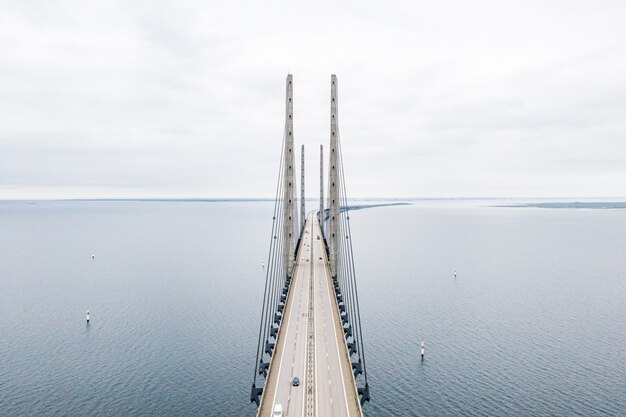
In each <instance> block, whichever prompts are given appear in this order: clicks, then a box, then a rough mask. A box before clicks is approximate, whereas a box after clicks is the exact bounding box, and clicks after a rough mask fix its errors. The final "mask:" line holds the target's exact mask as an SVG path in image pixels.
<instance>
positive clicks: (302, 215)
mask: <svg viewBox="0 0 626 417" xmlns="http://www.w3.org/2000/svg"><path fill="white" fill-rule="evenodd" d="M305 223H306V206H305V203H304V145H302V153H301V154H300V236H302V231H303V230H304V224H305Z"/></svg>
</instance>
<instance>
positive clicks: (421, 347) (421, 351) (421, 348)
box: [420, 340, 424, 359]
mask: <svg viewBox="0 0 626 417" xmlns="http://www.w3.org/2000/svg"><path fill="white" fill-rule="evenodd" d="M420 355H421V356H422V359H424V340H422V341H421V343H420Z"/></svg>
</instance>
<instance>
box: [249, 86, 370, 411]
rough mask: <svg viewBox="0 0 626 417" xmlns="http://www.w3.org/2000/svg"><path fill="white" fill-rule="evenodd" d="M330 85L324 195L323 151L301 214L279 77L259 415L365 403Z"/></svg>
mask: <svg viewBox="0 0 626 417" xmlns="http://www.w3.org/2000/svg"><path fill="white" fill-rule="evenodd" d="M337 87H338V85H337V77H336V76H335V75H332V76H331V86H330V147H329V148H330V149H329V157H328V177H327V181H326V183H327V190H328V192H327V194H326V195H327V199H326V200H325V198H324V194H325V193H324V191H325V187H324V185H325V181H324V148H323V145H321V146H320V201H319V208H318V209H317V210H314V211H311V212H310V213H308V214H307V213H306V209H305V198H304V146H302V148H301V170H300V171H301V184H300V198H299V199H298V198H297V191H296V177H295V168H296V166H295V155H294V152H295V148H294V132H293V77H292V76H291V74H290V75H288V76H287V80H286V102H285V130H284V134H283V142H282V148H281V149H282V150H281V157H280V166H279V174H278V181H277V185H276V198H275V202H274V214H273V219H272V233H271V235H270V245H269V246H270V247H269V254H268V261H267V264H266V265H267V266H266V275H265V287H264V296H263V306H262V310H261V324H260V326H259V335H258V343H257V353H256V361H255V369H254V379H253V382H252V389H251V393H250V399H251V401H252V402H254V403H256V405H257V406H258V412H257V415H258V416H259V417H264V416H274V415H282V416H284V417H287V416H288V417H293V416H307V417H313V416H324V417H326V416H362V415H363V412H362V406H363V404H364V403H365V402H366V401H369V399H370V394H369V385H368V382H367V370H366V366H365V351H364V349H363V336H362V330H361V316H360V312H359V298H358V291H357V282H356V272H355V265H354V258H353V250H352V235H351V232H350V216H349V206H348V200H347V197H346V186H345V175H344V170H343V163H342V152H341V141H340V139H339V129H338V96H337ZM298 200H299V204H298ZM298 205H299V207H298ZM279 410H280V412H282V414H279Z"/></svg>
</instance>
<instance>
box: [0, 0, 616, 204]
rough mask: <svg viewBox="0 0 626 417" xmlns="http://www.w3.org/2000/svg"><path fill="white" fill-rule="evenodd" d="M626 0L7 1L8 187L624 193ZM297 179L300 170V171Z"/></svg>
mask: <svg viewBox="0 0 626 417" xmlns="http://www.w3.org/2000/svg"><path fill="white" fill-rule="evenodd" d="M624 22H626V2H624V1H602V0H599V1H593V2H592V1H556V0H555V1H502V0H500V1H482V0H478V1H471V2H468V1H442V2H433V1H416V0H407V1H394V0H392V1H384V2H380V1H368V0H365V1H363V0H361V1H315V2H297V1H270V2H267V1H266V2H252V1H248V2H244V1H227V2H217V1H211V0H209V1H207V0H198V1H185V0H182V1H171V2H164V1H127V0H124V1H106V0H103V1H98V2H85V1H82V0H76V1H54V0H45V1H36V0H33V1H22V0H19V1H12V0H0V199H38V198H41V199H48V198H51V199H56V198H59V199H62V198H246V197H251V198H259V197H261V198H262V197H273V195H274V192H275V183H276V177H277V174H278V164H279V158H280V148H281V141H282V135H283V129H284V117H285V116H284V106H285V103H284V100H285V78H286V76H287V74H288V73H291V74H293V80H294V81H293V82H294V136H295V141H296V148H297V149H299V148H300V145H301V144H304V145H305V152H306V157H305V163H306V174H307V175H306V183H307V186H306V195H307V196H308V197H312V198H315V197H317V196H318V192H319V145H320V144H324V145H325V146H327V145H328V143H329V136H330V131H329V129H330V121H329V114H330V75H331V74H333V73H334V74H337V77H338V80H339V82H338V85H339V130H340V133H341V141H342V149H343V158H344V166H345V174H346V185H347V193H348V196H349V197H514V196H518V197H537V196H545V197H569V196H590V197H599V196H605V197H613V196H615V197H618V196H626V24H624ZM298 183H299V181H298Z"/></svg>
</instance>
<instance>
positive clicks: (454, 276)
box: [454, 268, 456, 278]
mask: <svg viewBox="0 0 626 417" xmlns="http://www.w3.org/2000/svg"><path fill="white" fill-rule="evenodd" d="M454 278H456V268H454Z"/></svg>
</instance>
